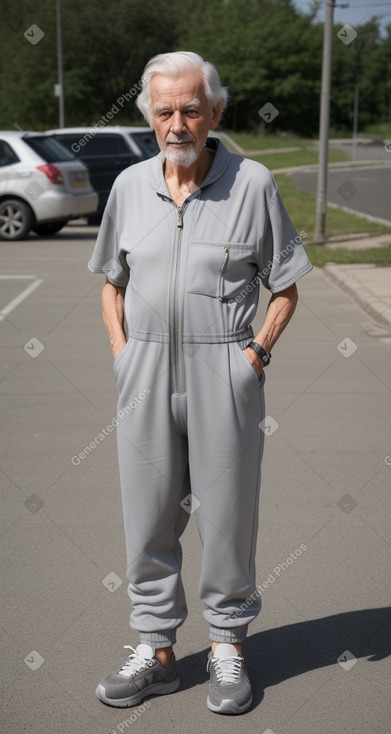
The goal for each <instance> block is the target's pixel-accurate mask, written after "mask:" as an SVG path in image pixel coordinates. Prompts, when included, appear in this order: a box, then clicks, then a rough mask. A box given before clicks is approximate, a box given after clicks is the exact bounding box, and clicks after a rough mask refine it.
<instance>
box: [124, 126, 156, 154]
mask: <svg viewBox="0 0 391 734" xmlns="http://www.w3.org/2000/svg"><path fill="white" fill-rule="evenodd" d="M129 136H130V137H131V138H133V139H134V141H135V143H137V145H138V147H139V148H140V150H141V152H142V153H143V154H144V156H145V157H146V158H152V157H153V156H154V155H157V154H158V153H159V152H160V148H159V146H158V144H157V140H156V136H155V133H153V132H148V130H146V131H145V132H142V133H129Z"/></svg>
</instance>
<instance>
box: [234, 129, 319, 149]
mask: <svg viewBox="0 0 391 734" xmlns="http://www.w3.org/2000/svg"><path fill="white" fill-rule="evenodd" d="M222 132H226V133H227V135H229V137H230V138H232V140H234V141H235V143H237V145H240V147H241V148H243V150H269V149H270V148H293V147H295V148H305V147H314V145H316V142H317V141H316V140H310V139H308V140H307V139H305V138H299V137H297V136H296V135H284V136H283V137H282V136H281V135H256V134H255V133H235V132H232V130H226V131H222Z"/></svg>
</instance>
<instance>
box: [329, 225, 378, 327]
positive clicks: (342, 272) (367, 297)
mask: <svg viewBox="0 0 391 734" xmlns="http://www.w3.org/2000/svg"><path fill="white" fill-rule="evenodd" d="M388 244H391V236H390V235H384V236H382V237H378V238H376V243H374V239H373V238H370V239H369V240H367V239H366V238H364V239H361V240H353V241H348V242H343V243H342V242H340V243H338V245H335V247H344V248H351V249H361V248H366V247H376V246H379V247H381V246H383V247H384V246H385V245H388ZM324 273H325V275H327V276H328V277H329V278H330V279H331V280H333V281H334V282H335V283H337V284H338V285H339V286H340V287H341V289H342V290H343V291H344V292H345V293H348V294H349V295H350V296H351V297H352V298H353V299H354V300H355V301H356V303H358V304H359V305H360V306H361V307H362V308H363V309H364V310H365V311H366V312H367V313H369V315H370V316H372V317H373V318H374V319H375V320H376V321H377V322H379V324H380V325H381V326H383V327H386V328H387V329H389V330H390V331H391V265H374V264H367V265H363V264H360V265H336V264H332V263H330V264H329V265H326V266H325V268H324Z"/></svg>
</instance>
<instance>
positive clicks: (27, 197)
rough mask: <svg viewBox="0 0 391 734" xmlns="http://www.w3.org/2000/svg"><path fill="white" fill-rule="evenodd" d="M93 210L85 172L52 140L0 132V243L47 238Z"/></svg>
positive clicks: (92, 195)
mask: <svg viewBox="0 0 391 734" xmlns="http://www.w3.org/2000/svg"><path fill="white" fill-rule="evenodd" d="M97 205H98V195H97V193H96V192H95V191H94V189H93V188H92V186H91V183H90V179H89V174H88V170H87V168H86V167H85V166H84V165H83V163H81V161H78V160H77V159H76V158H75V156H74V155H73V154H72V153H70V152H69V151H68V150H67V149H66V148H64V147H63V146H62V145H61V144H60V143H59V142H58V141H57V140H55V139H54V138H51V137H50V136H48V135H46V134H43V133H38V132H18V131H13V130H0V239H2V240H20V239H24V238H25V237H27V235H28V234H29V232H31V231H33V232H36V233H37V234H39V235H53V234H55V233H56V232H58V231H59V230H60V229H62V227H64V226H65V224H66V223H67V222H68V221H69V220H70V219H77V218H78V217H81V216H88V215H89V214H93V213H94V212H95V211H96V209H97Z"/></svg>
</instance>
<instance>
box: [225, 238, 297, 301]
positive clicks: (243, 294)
mask: <svg viewBox="0 0 391 734" xmlns="http://www.w3.org/2000/svg"><path fill="white" fill-rule="evenodd" d="M306 237H307V232H304V231H302V232H300V234H298V235H296V237H295V239H294V240H290V241H289V242H288V244H287V245H286V246H285V247H284V248H283V249H282V250H281V251H280V252H276V254H275V255H274V257H273V259H272V260H269V262H268V263H267V265H265V267H264V268H263V269H262V270H261V271H260V272H259V273H257V275H256V276H255V277H254V278H253V279H252V280H251V282H250V283H248V284H247V285H246V287H245V288H243V289H242V290H241V291H240V293H238V294H237V295H236V296H235V298H230V299H229V301H228V306H229V307H230V308H234V307H235V305H236V304H237V303H241V302H242V301H243V300H244V299H245V298H247V296H248V295H249V294H250V293H252V292H253V291H254V290H255V288H257V287H258V286H259V284H260V283H261V282H262V278H267V277H268V276H269V275H270V273H271V271H272V269H273V265H274V264H276V263H277V264H280V263H281V261H282V260H284V259H285V258H286V257H288V255H289V254H290V253H291V252H293V250H294V249H295V247H297V246H298V245H301V244H302V241H303V240H304V239H305V238H306Z"/></svg>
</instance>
